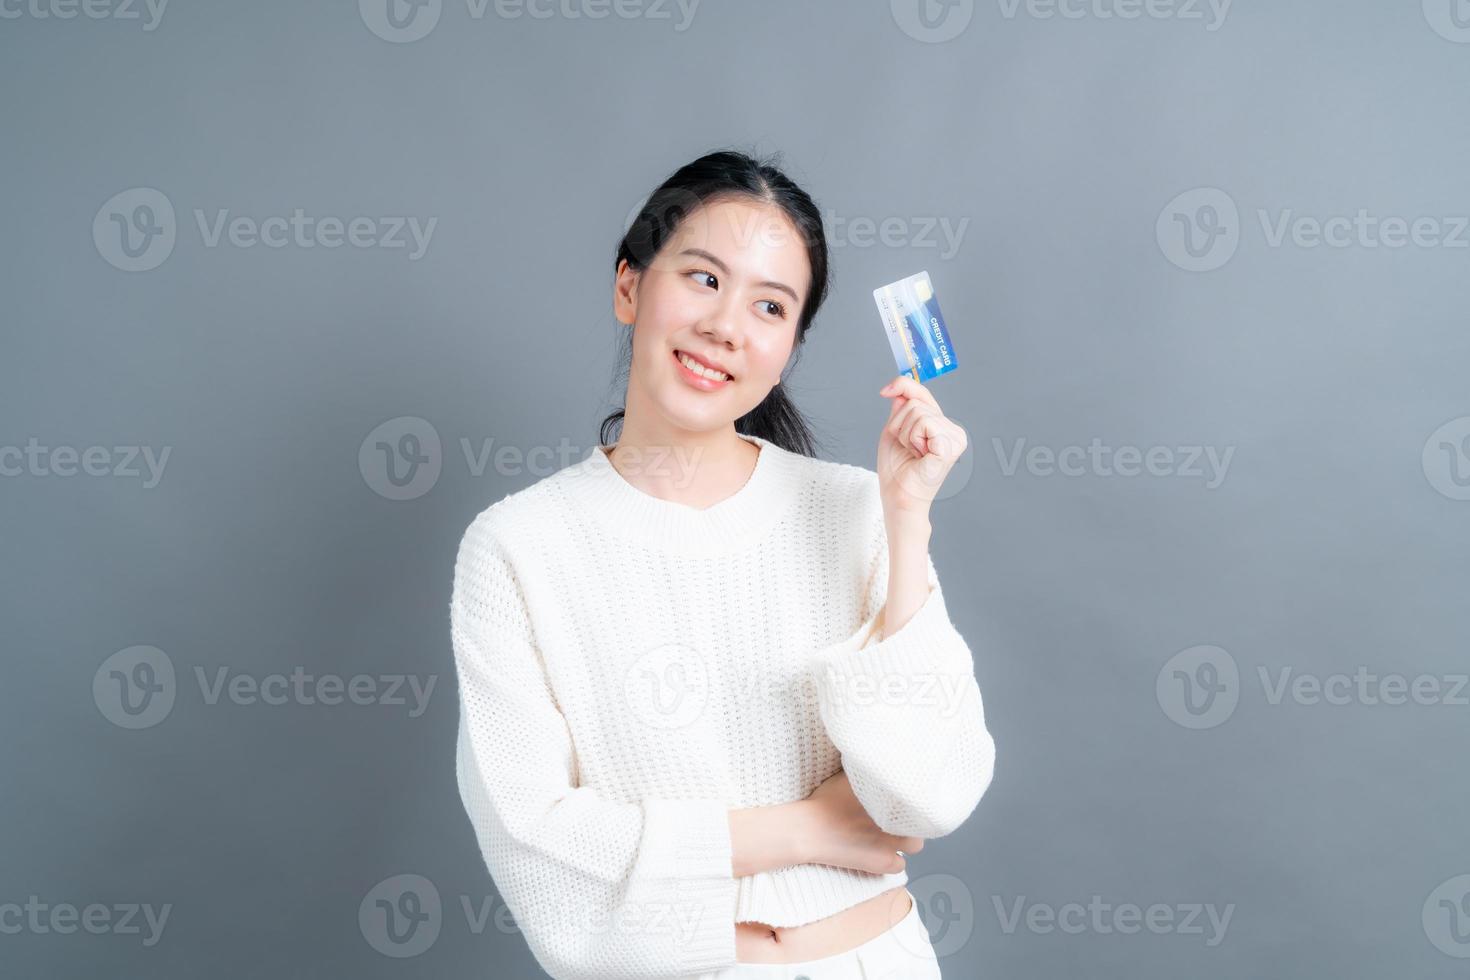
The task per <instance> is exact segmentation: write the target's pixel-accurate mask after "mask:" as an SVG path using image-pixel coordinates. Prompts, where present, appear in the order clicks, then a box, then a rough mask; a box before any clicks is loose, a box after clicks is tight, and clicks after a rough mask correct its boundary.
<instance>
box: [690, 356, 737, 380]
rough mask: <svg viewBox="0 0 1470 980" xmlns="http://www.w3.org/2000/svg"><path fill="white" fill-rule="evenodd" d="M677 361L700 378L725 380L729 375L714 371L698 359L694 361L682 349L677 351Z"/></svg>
mask: <svg viewBox="0 0 1470 980" xmlns="http://www.w3.org/2000/svg"><path fill="white" fill-rule="evenodd" d="M679 363H680V364H683V365H684V366H685V367H687V368H688V369H689V370H691V371H693V372H694V373H695V374H697V375H699V376H700V377H701V378H709V379H710V380H711V381H726V380H729V377H730V376H729V375H728V374H721V373H720V372H719V371H715V370H712V369H710V368H707V367H705V366H704V365H703V364H700V363H699V362H698V361H696V360H695V359H694V358H692V357H690V356H689V355H688V354H686V353H684V352H683V351H680V352H679Z"/></svg>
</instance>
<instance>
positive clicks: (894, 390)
mask: <svg viewBox="0 0 1470 980" xmlns="http://www.w3.org/2000/svg"><path fill="white" fill-rule="evenodd" d="M884 391H887V392H889V393H890V394H899V395H905V396H907V397H909V398H916V399H919V400H921V401H926V402H928V403H929V404H931V405H933V406H934V407H935V408H938V407H939V401H938V400H937V399H936V398H935V397H934V392H932V391H930V390H929V389H928V388H926V387H924V386H923V385H922V384H920V383H919V382H918V381H916V380H915V379H914V378H913V377H912V376H911V375H907V374H900V375H899V376H898V377H896V378H894V379H893V380H892V381H890V382H888V384H887V385H885V386H884Z"/></svg>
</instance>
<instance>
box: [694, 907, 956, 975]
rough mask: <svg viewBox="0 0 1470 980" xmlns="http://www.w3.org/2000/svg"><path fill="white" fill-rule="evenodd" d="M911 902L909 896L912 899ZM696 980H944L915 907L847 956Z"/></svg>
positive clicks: (751, 967) (732, 970)
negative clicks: (885, 930)
mask: <svg viewBox="0 0 1470 980" xmlns="http://www.w3.org/2000/svg"><path fill="white" fill-rule="evenodd" d="M910 898H912V895H910ZM694 980H943V978H942V977H941V976H940V973H939V958H938V957H937V956H936V955H935V953H934V946H933V944H932V943H930V941H929V930H928V929H927V928H926V927H925V926H924V920H923V919H920V918H919V903H918V902H914V903H913V905H912V906H911V907H910V908H909V913H908V915H906V916H904V917H903V919H901V920H900V921H899V922H898V923H896V924H895V925H894V926H893V927H892V928H890V929H889V930H888V931H887V932H884V933H882V934H880V935H877V936H874V937H873V938H872V939H869V940H868V941H867V942H865V943H863V944H862V945H861V946H858V947H856V948H854V949H849V950H848V951H847V952H845V953H838V954H836V955H835V956H824V957H822V958H821V959H819V960H807V961H805V962H802V963H737V964H735V965H734V966H730V967H726V968H725V969H723V970H717V971H715V972H713V973H701V974H699V976H698V977H696V978H694Z"/></svg>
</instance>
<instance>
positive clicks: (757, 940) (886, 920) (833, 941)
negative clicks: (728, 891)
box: [735, 885, 913, 963]
mask: <svg viewBox="0 0 1470 980" xmlns="http://www.w3.org/2000/svg"><path fill="white" fill-rule="evenodd" d="M912 907H913V899H912V898H911V897H910V895H909V893H908V889H906V888H905V887H904V886H903V885H899V886H898V887H896V888H890V889H889V890H888V891H886V892H883V893H882V894H879V895H874V896H873V897H872V898H869V899H867V900H865V901H862V902H859V903H858V904H856V905H854V906H852V907H851V908H846V909H843V910H842V911H841V912H838V913H837V914H836V915H829V916H828V917H827V918H825V919H818V920H817V921H815V922H808V923H806V924H805V925H799V926H788V927H782V926H771V925H767V924H765V923H764V922H737V923H735V959H736V960H737V961H738V962H741V963H800V962H802V961H804V960H817V959H821V958H822V957H824V956H836V955H837V954H838V953H845V952H847V951H848V950H850V949H855V948H856V947H858V946H861V945H862V944H863V943H865V942H867V941H868V940H870V939H873V938H875V937H877V936H881V935H882V934H883V933H885V932H887V931H888V930H889V929H892V928H893V927H894V926H895V925H897V924H898V923H900V922H902V921H903V917H904V916H906V915H908V914H909V909H910V908H912Z"/></svg>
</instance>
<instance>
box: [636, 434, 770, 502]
mask: <svg viewBox="0 0 1470 980" xmlns="http://www.w3.org/2000/svg"><path fill="white" fill-rule="evenodd" d="M759 452H760V450H759V448H758V447H756V446H755V445H753V444H751V443H750V442H749V441H747V440H746V439H743V438H741V437H740V435H739V433H737V432H736V431H735V426H734V425H733V424H731V425H727V426H723V427H721V428H719V429H714V430H709V431H695V430H690V429H682V428H678V427H676V426H668V425H651V424H648V423H647V422H646V421H645V420H644V419H643V418H642V417H635V416H624V419H623V428H622V432H621V433H620V434H619V436H618V441H617V443H616V444H615V446H614V448H613V450H612V451H611V452H609V453H608V459H609V460H610V461H611V462H612V465H613V467H614V468H615V469H617V471H618V473H619V474H621V475H622V477H623V479H625V480H627V481H628V482H629V483H630V484H632V485H633V486H635V487H637V488H638V489H639V490H641V491H643V492H644V493H647V494H650V495H652V496H654V497H658V498H660V499H662V500H668V501H671V502H673V503H677V504H685V505H687V506H689V507H696V508H705V507H709V506H712V505H713V504H716V503H718V502H719V501H721V500H724V499H725V498H726V497H729V496H730V495H731V494H732V493H734V492H735V491H736V490H737V489H739V488H740V487H741V486H743V485H744V484H745V482H746V481H747V480H749V479H750V476H751V473H752V472H753V470H754V469H755V464H756V458H757V455H758V454H759Z"/></svg>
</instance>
